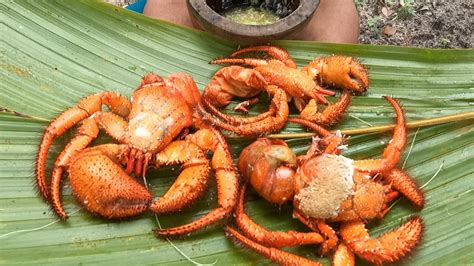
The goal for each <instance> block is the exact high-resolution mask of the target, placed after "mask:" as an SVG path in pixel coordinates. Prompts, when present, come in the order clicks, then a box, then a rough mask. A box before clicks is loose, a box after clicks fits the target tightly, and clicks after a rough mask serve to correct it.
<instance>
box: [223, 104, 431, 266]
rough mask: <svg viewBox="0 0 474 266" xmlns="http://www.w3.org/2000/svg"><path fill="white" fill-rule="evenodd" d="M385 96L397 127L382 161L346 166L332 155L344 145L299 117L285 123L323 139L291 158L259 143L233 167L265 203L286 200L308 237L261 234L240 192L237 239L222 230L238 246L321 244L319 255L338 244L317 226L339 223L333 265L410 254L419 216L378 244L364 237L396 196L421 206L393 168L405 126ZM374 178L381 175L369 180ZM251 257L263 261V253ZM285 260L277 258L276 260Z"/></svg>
mask: <svg viewBox="0 0 474 266" xmlns="http://www.w3.org/2000/svg"><path fill="white" fill-rule="evenodd" d="M386 98H387V100H388V101H389V102H390V103H391V104H392V106H393V107H394V108H395V111H396V114H397V125H396V127H395V129H394V133H393V139H392V140H391V141H390V143H389V144H388V146H387V148H386V149H385V152H384V154H383V157H382V158H381V159H369V160H352V159H349V158H346V157H344V156H342V155H339V153H340V147H341V145H342V144H343V138H342V137H341V136H340V135H337V134H336V135H334V134H332V133H330V132H329V131H327V130H326V129H324V128H322V127H320V126H319V125H317V124H314V123H312V122H309V121H306V120H303V119H299V118H292V119H289V121H290V122H295V123H299V124H302V125H304V126H307V127H309V128H311V129H313V130H314V131H315V132H317V133H318V134H319V135H320V136H322V137H323V138H322V139H319V138H317V139H315V140H313V143H312V145H311V147H310V149H309V150H308V152H307V154H306V155H302V156H298V157H297V156H295V155H294V153H293V152H292V151H291V149H289V148H288V146H287V145H286V143H285V142H283V141H281V140H270V139H267V138H260V139H258V140H257V141H255V142H254V143H252V144H251V145H250V146H248V147H247V148H245V149H244V150H243V151H242V153H241V155H240V158H239V163H238V166H239V171H240V172H241V174H242V176H243V177H244V179H246V180H247V181H248V182H249V184H250V185H251V186H252V187H253V188H254V189H255V190H256V191H257V192H258V193H259V194H260V195H261V196H262V197H264V198H265V199H267V200H268V201H270V202H272V203H277V204H282V203H284V202H287V201H293V205H294V213H293V215H294V217H295V218H298V219H299V220H300V221H301V222H303V223H304V224H306V225H307V226H308V227H309V228H310V229H312V230H313V231H315V232H309V233H298V234H303V235H301V236H298V237H299V238H301V239H300V240H294V241H292V242H288V241H286V240H284V239H287V238H289V237H292V235H295V234H296V233H291V234H290V235H288V234H289V233H290V232H271V231H267V230H266V229H264V228H262V227H261V226H259V225H257V224H256V223H254V222H253V221H252V220H251V219H250V217H248V216H247V215H246V214H245V212H244V205H243V196H244V192H243V190H242V191H241V194H240V196H241V198H240V200H239V203H238V204H237V211H236V224H237V226H238V227H239V229H240V230H241V231H242V232H243V235H240V234H239V235H236V234H234V233H235V232H236V231H235V230H234V231H228V232H229V234H230V235H232V236H234V237H236V238H237V239H238V240H241V241H242V238H246V237H248V238H249V239H247V240H245V241H247V242H244V243H250V244H246V245H248V246H249V247H251V248H253V246H252V244H251V243H253V242H252V241H255V242H257V243H258V244H260V245H263V246H268V247H281V246H284V245H283V244H286V245H302V244H321V245H322V246H321V250H322V252H323V253H326V252H328V251H329V250H332V249H334V248H335V247H336V246H337V243H338V239H337V235H336V232H335V231H334V230H333V229H332V228H330V227H329V226H328V225H326V224H325V222H324V221H328V222H340V223H341V230H340V232H339V234H340V235H341V237H342V239H343V242H344V244H341V245H339V247H338V248H337V251H336V253H335V254H336V255H335V256H340V257H336V258H335V261H342V262H344V261H345V262H350V261H352V262H353V258H352V259H351V256H352V255H351V253H352V252H354V253H355V254H357V255H359V256H360V257H362V258H364V259H366V260H368V261H371V262H374V263H379V264H380V263H383V262H392V261H395V260H397V259H399V258H400V257H402V256H404V255H405V254H406V253H408V252H409V251H410V250H412V249H413V248H414V246H415V245H416V244H417V243H418V242H419V240H420V238H421V234H422V230H423V222H422V220H421V218H419V217H416V218H412V219H411V220H409V221H408V222H407V223H406V224H404V225H403V226H402V227H400V228H398V229H396V230H394V231H392V232H389V233H386V234H384V235H382V236H380V237H378V238H371V237H370V236H369V235H368V233H367V230H366V229H365V221H367V220H371V219H376V218H382V217H383V216H384V215H385V214H386V213H387V212H388V211H389V208H388V205H389V203H390V202H391V201H392V200H393V199H394V198H396V197H397V196H398V194H399V193H401V194H402V195H404V196H406V197H407V198H408V199H410V201H412V202H413V203H414V204H415V205H416V206H417V207H419V208H422V207H423V194H422V192H421V190H420V189H419V188H418V187H417V186H416V184H415V183H414V181H413V180H412V179H411V178H410V177H409V176H408V175H407V174H406V173H404V172H402V171H401V170H398V169H397V168H396V163H397V162H398V160H399V157H400V153H401V151H402V150H403V147H404V145H405V142H406V131H405V120H404V115H403V112H402V109H401V108H400V106H399V105H398V103H397V102H396V101H395V100H393V99H392V98H390V97H386ZM375 175H377V176H380V177H376V178H374V176H375ZM379 179H382V181H380V180H379ZM279 186H284V187H279ZM317 232H320V233H321V234H322V236H324V237H323V239H324V240H323V241H321V238H317V237H315V236H314V234H317ZM303 236H304V237H303ZM320 237H321V236H320ZM292 239H294V237H293V238H292ZM302 239H306V240H305V241H303V240H302ZM308 239H313V240H312V241H309V240H308ZM248 241H250V242H248ZM285 241H286V242H285ZM255 250H257V249H255ZM257 251H258V252H259V253H261V254H263V255H265V256H267V257H268V254H266V252H267V251H268V250H267V251H262V249H259V250H257ZM275 252H277V251H275ZM278 252H280V251H278ZM281 252H283V251H281ZM286 254H288V253H286V252H283V253H281V256H283V257H284V256H286ZM279 262H281V261H279ZM290 262H291V256H288V257H287V260H283V263H282V264H286V263H290Z"/></svg>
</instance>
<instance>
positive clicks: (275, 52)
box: [230, 45, 296, 68]
mask: <svg viewBox="0 0 474 266" xmlns="http://www.w3.org/2000/svg"><path fill="white" fill-rule="evenodd" d="M248 52H266V53H267V54H268V55H269V56H271V57H273V58H274V59H276V60H278V61H281V62H283V63H284V64H285V65H286V66H287V67H291V68H296V63H295V61H293V59H292V58H291V56H290V54H289V53H288V52H287V51H286V50H284V49H282V48H280V47H278V46H269V45H262V46H250V47H246V48H242V49H239V50H237V51H235V52H233V53H232V54H230V56H231V57H236V56H238V55H240V54H243V53H248Z"/></svg>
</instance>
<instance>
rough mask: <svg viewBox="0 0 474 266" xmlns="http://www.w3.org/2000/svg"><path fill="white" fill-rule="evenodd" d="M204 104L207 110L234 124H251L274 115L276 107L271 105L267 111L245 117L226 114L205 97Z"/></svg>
mask: <svg viewBox="0 0 474 266" xmlns="http://www.w3.org/2000/svg"><path fill="white" fill-rule="evenodd" d="M202 102H203V104H204V105H205V107H206V110H207V111H209V112H210V113H211V114H212V115H215V116H216V117H218V118H220V119H222V120H224V121H226V122H228V123H230V124H232V125H242V124H249V123H255V122H258V121H261V120H263V119H265V118H267V117H269V116H272V115H273V114H274V113H275V110H273V109H274V108H272V106H271V107H270V110H268V111H267V112H264V113H261V114H258V115H257V116H252V117H243V116H232V115H228V114H224V113H222V112H220V111H219V110H218V109H217V108H216V107H215V106H214V105H212V104H211V103H209V101H208V100H207V99H205V98H203V99H202Z"/></svg>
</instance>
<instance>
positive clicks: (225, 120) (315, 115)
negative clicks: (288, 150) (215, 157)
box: [203, 46, 369, 135]
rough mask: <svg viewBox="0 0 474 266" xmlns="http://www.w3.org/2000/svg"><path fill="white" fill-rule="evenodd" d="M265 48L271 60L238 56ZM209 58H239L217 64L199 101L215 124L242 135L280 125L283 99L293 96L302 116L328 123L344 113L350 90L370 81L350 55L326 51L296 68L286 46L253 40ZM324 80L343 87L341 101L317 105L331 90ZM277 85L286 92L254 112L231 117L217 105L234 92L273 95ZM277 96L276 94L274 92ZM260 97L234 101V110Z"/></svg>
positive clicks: (284, 111) (284, 114)
mask: <svg viewBox="0 0 474 266" xmlns="http://www.w3.org/2000/svg"><path fill="white" fill-rule="evenodd" d="M254 51H260V52H266V53H267V54H268V55H270V56H271V57H272V59H270V60H263V59H257V58H237V57H236V56H238V55H241V54H244V53H247V52H254ZM211 64H239V65H247V66H251V67H253V68H244V67H240V66H236V65H232V66H228V67H224V68H222V69H221V70H219V71H218V72H217V73H216V74H215V75H214V76H213V77H212V79H211V81H210V82H209V84H208V85H207V86H206V88H205V89H204V94H203V101H204V103H205V105H206V107H207V108H206V109H207V111H208V112H209V114H208V115H205V116H204V118H205V119H207V120H210V121H212V122H213V123H214V124H215V125H216V126H218V127H220V128H223V129H226V130H230V131H233V132H235V133H237V134H241V135H262V134H264V133H266V132H268V131H276V130H279V129H281V128H282V127H283V126H284V125H285V122H286V120H287V119H288V114H287V109H288V107H286V108H284V107H282V106H283V105H286V104H287V101H290V100H293V101H294V103H295V106H296V108H297V109H298V110H299V111H300V115H301V117H303V118H305V119H306V120H309V121H313V122H315V123H319V124H323V125H332V124H334V123H336V122H338V121H339V120H340V119H341V118H342V117H343V115H344V112H345V110H346V109H347V108H348V106H349V104H350V93H349V92H353V93H361V92H364V91H365V90H366V89H367V87H368V85H369V80H368V75H367V70H366V69H365V68H364V67H363V66H362V65H361V64H360V63H358V62H357V61H356V60H355V59H353V58H352V57H346V56H327V57H320V58H316V59H314V60H313V61H311V62H310V63H309V64H308V66H305V67H303V68H302V69H298V68H297V67H296V63H295V62H294V61H293V59H291V57H290V55H289V54H288V52H286V51H285V50H283V49H282V48H279V47H276V46H255V47H248V48H244V49H241V50H238V51H236V52H234V53H232V54H231V55H230V57H229V58H222V59H216V60H212V61H211ZM322 85H327V86H332V87H338V88H341V89H343V90H345V91H346V92H345V93H343V97H341V98H340V99H339V101H338V102H337V103H336V104H334V105H330V106H329V107H328V108H326V109H325V110H324V111H322V112H321V111H320V110H319V108H318V103H325V104H327V103H328V101H327V100H326V99H325V98H324V97H325V95H334V92H332V91H329V90H326V89H324V88H322V87H321V86H322ZM275 90H283V91H284V93H285V94H286V97H284V98H283V97H282V98H280V99H279V100H278V101H276V103H275V104H273V102H272V105H271V106H270V109H269V111H268V112H266V113H263V114H261V115H259V116H257V117H235V116H228V115H225V114H223V113H221V112H220V110H218V107H222V106H225V105H227V104H229V103H230V100H231V99H232V98H233V97H234V96H238V97H244V98H252V97H256V96H257V95H258V94H259V93H261V92H262V91H267V92H269V94H270V95H271V96H274V95H275ZM274 97H275V96H274ZM256 101H258V98H252V99H250V100H247V101H244V102H242V103H240V104H238V105H237V106H236V107H235V110H237V111H243V112H246V111H247V107H248V106H249V105H251V104H253V103H255V102H256Z"/></svg>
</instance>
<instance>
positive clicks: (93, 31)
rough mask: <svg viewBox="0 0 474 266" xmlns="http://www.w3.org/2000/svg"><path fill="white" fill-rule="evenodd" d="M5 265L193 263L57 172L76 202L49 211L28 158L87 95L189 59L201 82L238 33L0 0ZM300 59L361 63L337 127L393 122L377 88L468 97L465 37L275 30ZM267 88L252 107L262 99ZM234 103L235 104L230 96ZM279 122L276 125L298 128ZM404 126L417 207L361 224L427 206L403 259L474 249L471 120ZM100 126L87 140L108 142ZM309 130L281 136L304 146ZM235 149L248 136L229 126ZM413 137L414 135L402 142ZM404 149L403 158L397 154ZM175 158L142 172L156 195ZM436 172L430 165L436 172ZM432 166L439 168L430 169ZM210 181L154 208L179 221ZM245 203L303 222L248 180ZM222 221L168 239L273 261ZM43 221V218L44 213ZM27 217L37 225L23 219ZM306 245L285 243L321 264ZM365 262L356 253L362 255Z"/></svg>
mask: <svg viewBox="0 0 474 266" xmlns="http://www.w3.org/2000/svg"><path fill="white" fill-rule="evenodd" d="M0 19H1V24H0V29H1V44H0V68H1V71H0V75H1V77H0V106H1V107H3V108H4V109H3V112H1V113H0V184H1V186H0V264H39V265H42V264H51V265H54V264H57V265H69V264H120V265H122V264H162V263H166V264H180V265H181V264H190V263H191V262H189V261H188V260H187V259H185V258H184V257H183V255H182V254H180V253H179V252H178V251H177V250H176V249H175V248H174V247H173V246H172V245H171V244H170V242H168V241H166V240H164V239H160V238H157V237H155V236H154V234H153V233H152V231H151V230H152V229H154V228H156V227H157V226H158V225H157V221H156V220H155V217H154V216H153V215H152V214H151V213H147V214H144V215H141V216H139V217H136V218H133V219H128V220H123V221H109V220H105V219H101V218H97V217H94V216H91V215H89V214H88V213H86V212H85V211H82V210H80V207H79V205H78V204H77V203H76V202H75V200H74V198H73V197H72V195H71V191H70V188H69V186H68V183H67V181H66V182H64V183H65V184H64V188H63V194H64V196H63V202H64V205H65V208H66V211H67V212H68V213H70V214H72V215H71V217H70V218H69V219H68V220H67V221H60V222H55V221H56V218H55V216H54V215H53V213H52V212H51V211H50V209H49V207H48V205H47V204H46V203H45V202H43V201H42V200H41V198H40V197H39V195H38V193H37V191H36V189H35V185H34V181H33V180H34V173H33V172H34V163H35V157H36V152H37V148H38V144H39V141H40V137H41V134H42V133H43V131H44V129H45V127H46V126H47V124H48V121H51V120H52V119H54V117H56V116H57V115H58V114H59V113H61V112H63V111H64V110H66V109H67V108H68V107H71V106H73V105H74V104H75V103H77V102H78V100H79V99H80V98H81V97H83V96H86V95H89V94H91V93H94V92H98V91H102V90H111V91H118V92H120V93H122V94H124V95H127V96H129V95H130V94H131V92H132V91H133V88H135V87H136V86H137V85H138V84H139V82H140V77H141V76H142V75H144V74H146V73H148V72H150V71H154V72H156V73H158V74H160V75H166V74H168V73H172V72H178V71H185V72H188V73H190V74H191V75H192V76H193V77H194V78H195V80H196V82H197V83H198V85H199V87H200V89H203V88H204V86H205V84H206V83H207V82H208V81H209V79H210V77H211V76H212V75H213V73H214V72H215V71H216V70H217V69H219V66H214V65H209V64H208V63H207V62H208V61H209V60H210V59H212V58H215V57H218V56H223V55H226V54H228V53H229V52H230V51H232V50H234V49H236V48H237V45H236V44H234V43H231V42H228V41H224V40H221V39H218V38H216V37H213V36H210V35H209V34H207V33H203V32H199V31H195V30H192V29H188V28H183V27H179V26H176V25H173V24H169V23H166V22H162V21H156V20H152V19H149V18H146V17H144V16H141V15H138V14H135V13H132V12H130V11H126V10H122V9H121V8H117V7H114V6H110V5H107V4H103V3H99V2H95V1H2V2H0ZM275 44H276V45H280V46H283V47H284V48H286V49H288V50H289V52H290V53H291V55H292V56H293V57H294V58H295V59H296V61H297V63H298V64H299V65H300V66H302V65H304V64H307V63H308V62H309V60H311V59H312V58H314V57H316V56H320V55H326V54H333V53H334V54H346V55H353V56H355V57H357V58H359V59H360V61H361V62H362V63H364V64H365V65H366V66H367V67H368V68H369V71H370V80H371V86H370V89H369V91H368V92H367V93H366V94H364V95H363V96H359V97H355V99H354V101H353V105H352V106H351V108H350V110H349V115H348V116H347V118H346V119H345V121H344V122H343V123H342V124H340V125H338V126H337V128H340V129H344V128H360V127H366V126H368V125H367V124H366V123H369V124H371V125H380V124H387V123H391V122H392V121H393V118H394V115H393V110H392V109H391V108H390V106H389V105H388V103H387V102H386V101H384V100H383V99H382V98H381V97H382V96H383V95H392V96H394V97H396V98H397V99H399V101H400V102H401V104H402V105H403V108H404V110H405V113H406V116H407V119H408V120H409V121H415V120H420V119H425V118H432V117H438V116H443V115H450V114H456V113H461V112H466V111H472V110H473V109H474V81H473V77H474V64H473V62H474V53H473V50H434V49H418V48H404V47H391V46H370V45H335V44H320V43H313V42H300V41H280V42H275ZM265 104H266V101H263V102H262V103H260V104H259V105H257V106H255V107H254V108H253V109H252V113H255V112H258V111H260V110H263V109H265V108H266V107H265ZM229 109H230V108H229ZM303 131H304V130H303V129H301V128H300V127H297V126H288V127H287V128H285V130H284V131H283V132H303ZM416 132H417V131H416V130H410V134H409V143H411V142H412V141H414V144H413V149H412V151H411V153H410V154H408V153H409V152H408V150H409V149H408V147H407V149H406V150H405V152H404V153H403V159H405V158H406V157H408V156H409V158H408V159H407V162H406V166H405V169H406V171H407V172H408V173H409V174H410V175H412V176H413V177H414V178H415V179H416V181H417V183H418V184H420V185H423V184H425V186H424V188H423V190H424V192H425V195H426V207H425V208H424V209H423V210H421V211H418V210H416V209H414V208H413V206H411V205H410V203H409V202H408V201H406V200H405V199H402V200H401V201H399V202H398V203H397V204H395V205H394V206H393V208H392V210H391V212H390V213H389V214H388V215H387V216H386V217H385V218H384V219H383V220H381V221H375V222H373V223H371V224H370V227H371V233H372V234H374V235H378V234H381V233H382V232H385V231H387V230H390V229H391V228H394V227H396V226H399V225H400V224H401V223H403V222H404V221H405V220H406V219H407V218H408V217H410V216H412V215H419V216H421V217H423V219H424V221H425V224H426V230H425V231H424V235H423V239H422V241H421V244H420V245H419V246H418V247H417V248H416V249H415V250H414V251H413V252H412V253H410V254H409V255H408V256H406V257H405V258H403V259H402V260H401V261H400V263H401V264H410V265H423V264H425V265H433V264H437V265H441V264H448V263H450V264H454V265H459V264H470V263H473V262H474V252H473V250H474V189H473V188H474V182H473V180H474V174H473V169H474V130H473V121H472V120H466V121H460V122H452V123H448V124H443V125H436V126H430V127H425V128H421V129H419V131H418V132H417V134H416V139H415V133H416ZM71 136H72V133H68V134H66V135H65V136H64V137H61V138H60V139H59V140H57V141H56V142H55V143H54V145H53V147H52V149H51V151H50V154H49V159H48V164H47V166H48V169H47V170H48V171H50V170H51V166H52V164H53V161H54V159H55V158H56V156H57V155H58V153H59V152H60V151H61V149H62V148H63V147H64V145H65V143H67V141H68V140H69V139H70V138H71ZM389 139H390V133H383V134H369V135H368V134H366V135H358V136H352V137H351V138H350V140H349V150H348V151H347V152H345V155H346V156H348V157H351V158H355V159H360V158H369V157H376V156H379V155H380V154H381V152H382V150H383V148H384V146H385V145H386V142H387V141H388V140H389ZM110 141H111V139H110V138H108V137H107V136H104V135H101V137H100V138H99V139H98V140H97V142H96V143H104V142H110ZM310 141H311V139H309V138H303V139H292V140H289V141H288V143H289V144H290V145H291V146H292V147H294V149H295V150H296V151H297V152H298V153H300V154H301V153H304V152H305V150H306V149H307V147H308V145H309V143H310ZM229 143H230V145H231V148H232V152H233V154H234V155H235V158H237V156H238V154H239V152H240V150H241V149H242V148H243V147H245V145H247V144H248V143H250V140H248V139H244V140H242V139H238V138H237V139H236V138H230V139H229ZM407 146H409V145H407ZM401 164H402V162H400V165H401ZM178 170H179V169H178V168H176V169H174V168H162V169H157V170H153V171H150V173H149V175H148V182H149V183H150V188H151V190H152V191H153V193H154V195H156V196H158V195H161V194H162V193H164V192H165V191H166V189H167V188H168V187H169V186H170V185H171V184H172V182H173V180H174V178H175V176H176V175H177V172H178ZM436 173H437V175H435V174H436ZM433 177H434V178H433ZM215 198H216V191H215V184H214V183H212V182H211V185H210V188H209V190H208V192H207V193H206V196H204V197H203V198H202V199H201V200H200V201H199V202H197V203H196V204H195V205H194V206H192V207H191V208H189V209H185V210H182V212H180V213H177V214H172V215H164V216H160V217H159V219H160V221H161V225H162V226H163V227H172V226H176V225H179V224H184V223H186V222H188V221H191V220H194V219H196V218H198V217H199V216H202V215H203V214H205V213H206V212H208V211H209V210H210V209H212V208H213V207H215V206H216V203H215ZM247 211H248V213H249V214H250V216H251V217H252V218H253V219H255V221H256V222H258V223H260V224H262V225H264V226H266V227H268V228H270V229H272V230H289V229H293V230H302V231H304V230H307V229H305V228H304V226H302V225H301V224H300V223H299V222H297V221H296V220H294V219H292V217H291V206H290V205H283V206H281V207H278V206H273V205H270V204H268V203H266V202H265V201H264V200H262V199H261V198H259V197H258V196H257V195H256V194H255V193H249V195H248V196H247ZM222 224H223V223H220V224H218V225H215V226H210V227H208V228H205V229H204V230H201V231H199V232H195V233H192V234H190V235H187V236H184V237H182V238H177V239H172V240H171V241H172V243H173V244H174V245H175V246H176V247H177V248H179V250H180V251H182V252H183V253H185V254H186V255H187V256H189V257H190V258H192V259H193V260H195V261H197V262H198V263H213V262H215V261H217V264H218V265H224V264H268V263H269V261H268V260H266V259H265V258H263V257H261V256H260V255H258V254H255V253H254V252H252V251H250V250H248V249H245V248H243V247H242V246H239V245H236V244H235V243H234V242H232V241H231V240H229V239H228V238H226V236H225V234H224V232H223V230H222ZM46 225H47V226H46ZM28 229H35V230H28ZM317 248H318V247H315V246H307V247H297V248H288V249H285V250H288V251H291V252H294V253H296V254H299V255H301V256H304V257H307V258H310V259H313V260H316V261H320V262H323V263H326V264H329V263H330V258H327V257H326V258H321V257H320V256H319V255H318V253H317ZM361 263H363V262H361Z"/></svg>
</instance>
